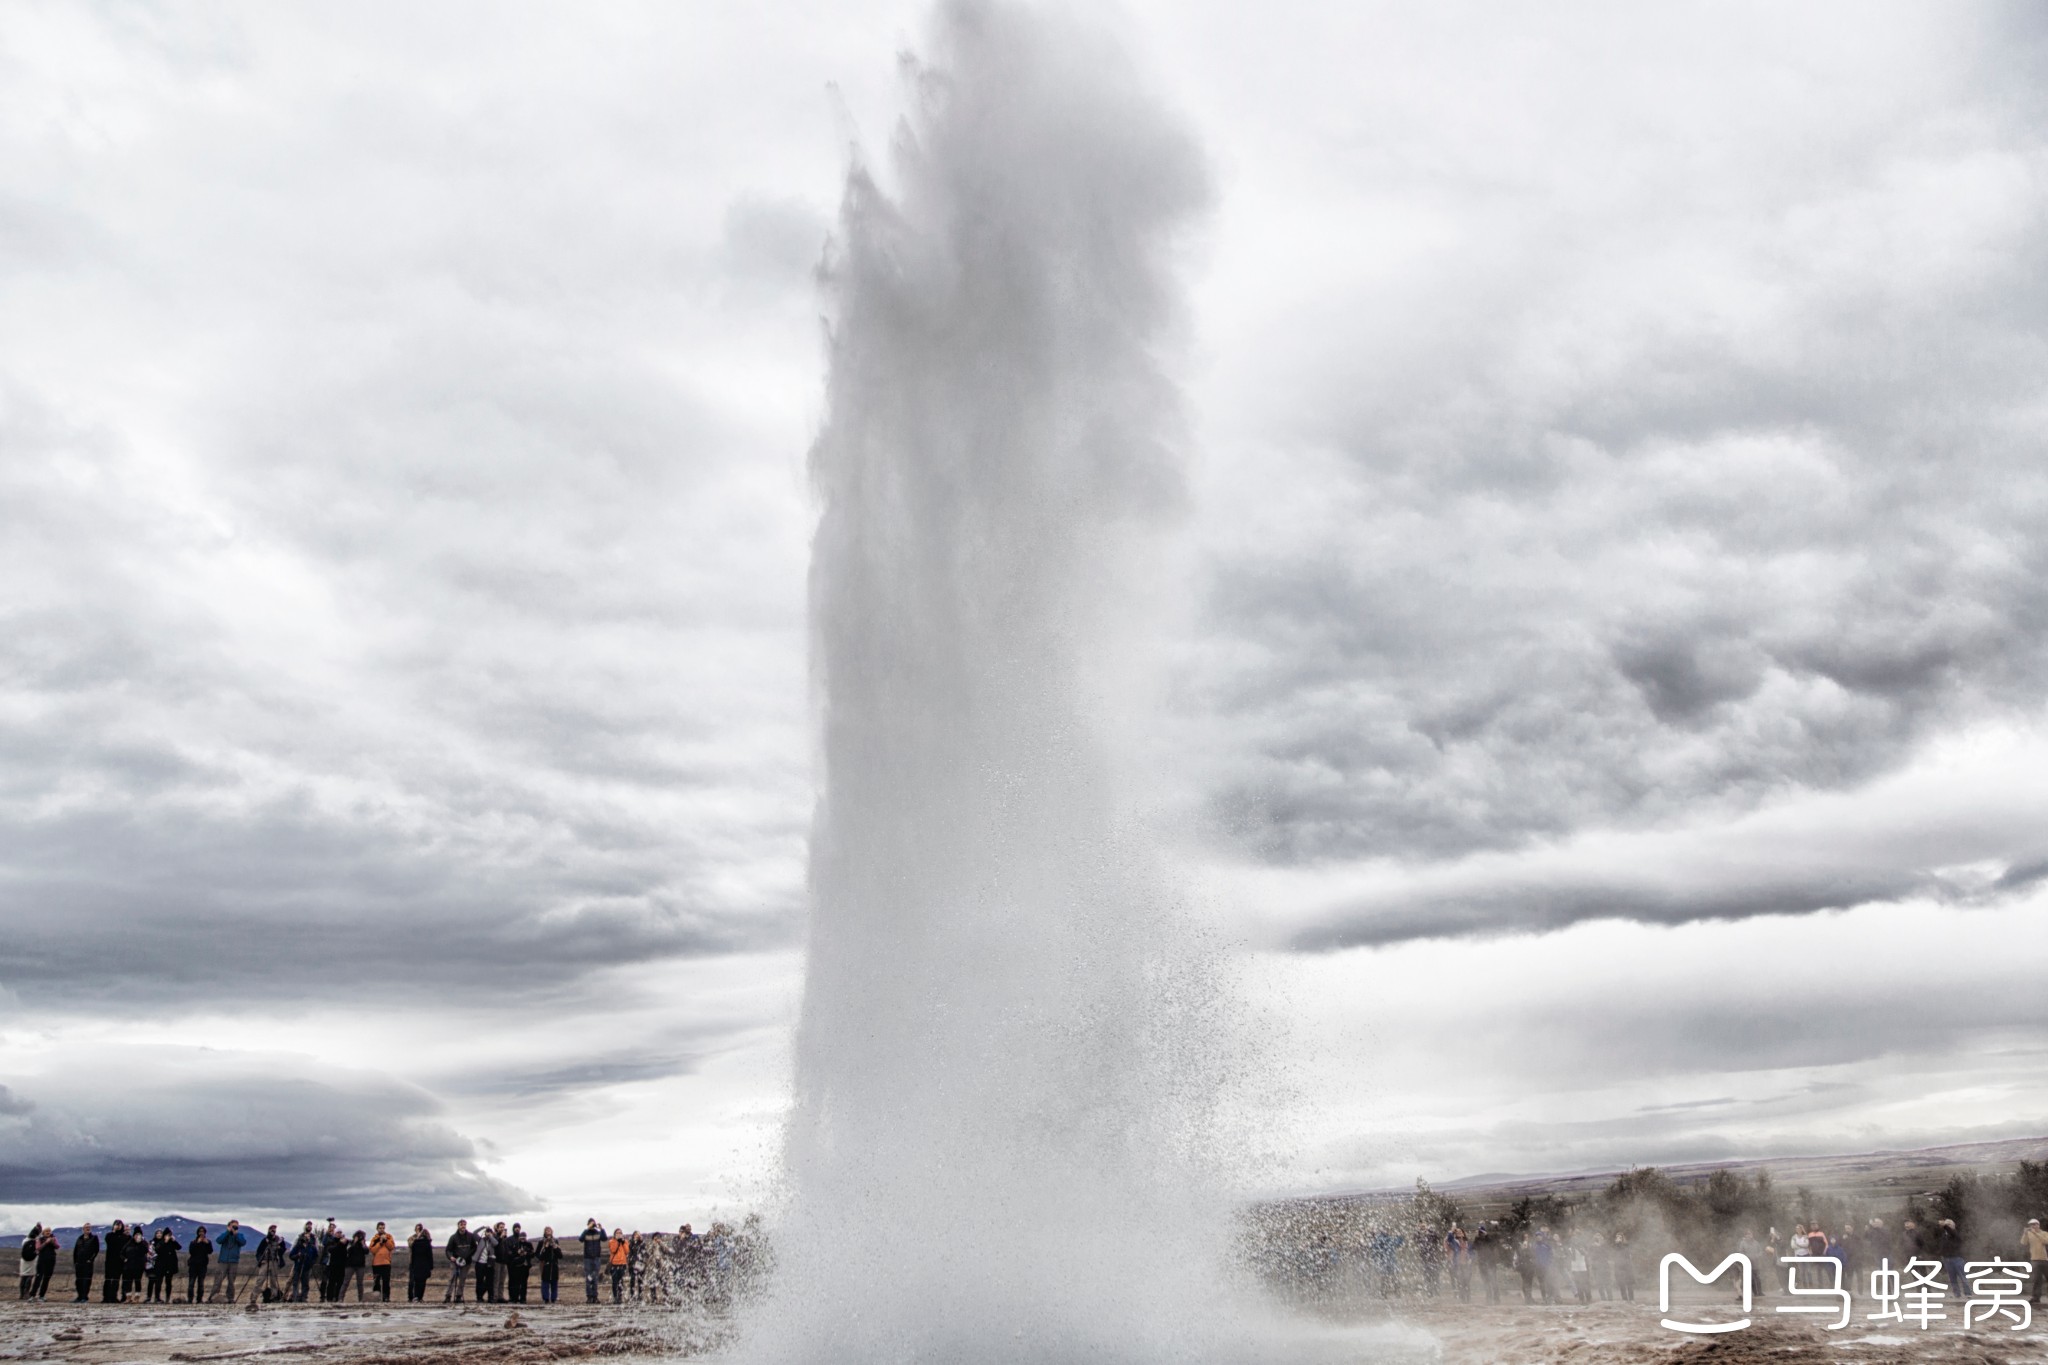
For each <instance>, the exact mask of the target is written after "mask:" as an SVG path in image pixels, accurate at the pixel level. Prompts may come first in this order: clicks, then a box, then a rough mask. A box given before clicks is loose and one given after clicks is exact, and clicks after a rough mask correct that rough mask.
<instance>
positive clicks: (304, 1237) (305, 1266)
mask: <svg viewBox="0 0 2048 1365" xmlns="http://www.w3.org/2000/svg"><path fill="white" fill-rule="evenodd" d="M291 1258H292V1290H291V1301H292V1302H293V1303H304V1302H305V1301H306V1299H307V1296H308V1295H310V1294H311V1293H312V1292H313V1270H314V1268H315V1267H316V1266H318V1265H319V1264H320V1239H319V1238H317V1237H315V1236H314V1235H313V1224H312V1223H311V1222H310V1221H309V1222H308V1223H307V1224H306V1226H305V1228H304V1230H303V1231H301V1232H300V1233H299V1235H298V1237H297V1238H296V1239H295V1240H294V1241H293V1242H292V1250H291Z"/></svg>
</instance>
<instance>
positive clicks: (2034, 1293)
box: [2020, 1218, 2048, 1305]
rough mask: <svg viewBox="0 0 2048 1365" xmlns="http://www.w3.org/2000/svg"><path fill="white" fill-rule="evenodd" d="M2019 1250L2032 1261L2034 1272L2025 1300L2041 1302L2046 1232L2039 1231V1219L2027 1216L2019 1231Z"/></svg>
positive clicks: (2047, 1269) (2047, 1272)
mask: <svg viewBox="0 0 2048 1365" xmlns="http://www.w3.org/2000/svg"><path fill="white" fill-rule="evenodd" d="M2020 1250H2021V1251H2022V1252H2024V1253H2026V1257H2027V1259H2028V1260H2029V1261H2031V1262H2033V1265H2034V1274H2033V1276H2032V1283H2031V1284H2030V1285H2029V1286H2028V1291H2027V1302H2028V1303H2032V1304H2037V1305H2038V1304H2039V1303H2040V1302H2041V1284H2042V1281H2044V1280H2048V1232H2043V1231H2041V1220H2040V1219H2038V1218H2029V1219H2028V1220H2027V1226H2026V1227H2025V1228H2024V1229H2022V1230H2021V1232H2020Z"/></svg>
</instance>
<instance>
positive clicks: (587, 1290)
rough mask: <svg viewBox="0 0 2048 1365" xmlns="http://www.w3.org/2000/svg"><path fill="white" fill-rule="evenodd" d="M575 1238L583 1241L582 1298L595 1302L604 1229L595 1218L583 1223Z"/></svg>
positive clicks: (602, 1251) (601, 1264)
mask: <svg viewBox="0 0 2048 1365" xmlns="http://www.w3.org/2000/svg"><path fill="white" fill-rule="evenodd" d="M576 1240H577V1241H579V1242H581V1243H583V1298H584V1300H585V1302H588V1303H596V1302H597V1277H598V1274H599V1272H600V1271H601V1270H602V1268H603V1266H604V1229H603V1228H601V1227H599V1226H598V1225H597V1220H596V1219H595V1218H593V1219H591V1220H590V1221H589V1222H587V1223H585V1224H584V1225H583V1231H582V1232H580V1233H578V1234H577V1236H576Z"/></svg>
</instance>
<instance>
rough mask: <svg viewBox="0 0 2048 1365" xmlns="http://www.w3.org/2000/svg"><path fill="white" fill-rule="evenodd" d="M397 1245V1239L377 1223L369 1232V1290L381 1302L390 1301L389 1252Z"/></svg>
mask: <svg viewBox="0 0 2048 1365" xmlns="http://www.w3.org/2000/svg"><path fill="white" fill-rule="evenodd" d="M397 1246H398V1239H397V1238H395V1237H393V1236H392V1235H391V1234H390V1233H389V1232H386V1231H385V1230H384V1225H383V1224H382V1223H379V1224H377V1230H376V1231H375V1232H373V1233H371V1234H370V1290H371V1292H372V1293H374V1294H375V1295H376V1296H377V1298H378V1301H379V1302H382V1303H389V1302H391V1253H392V1251H393V1250H395V1249H396V1248H397Z"/></svg>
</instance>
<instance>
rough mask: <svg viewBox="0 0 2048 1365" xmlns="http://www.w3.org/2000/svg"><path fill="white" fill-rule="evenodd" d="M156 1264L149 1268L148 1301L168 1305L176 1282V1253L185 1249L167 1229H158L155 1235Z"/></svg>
mask: <svg viewBox="0 0 2048 1365" xmlns="http://www.w3.org/2000/svg"><path fill="white" fill-rule="evenodd" d="M155 1246H156V1263H155V1264H154V1265H152V1266H150V1268H149V1301H150V1302H151V1303H169V1302H170V1301H171V1290H172V1288H173V1286H175V1285H176V1283H177V1280H178V1253H179V1252H181V1251H183V1250H184V1249H185V1248H184V1247H182V1246H180V1245H179V1244H178V1239H177V1238H176V1237H173V1236H172V1235H171V1230H170V1229H169V1228H160V1229H158V1231H157V1234H156V1243H155Z"/></svg>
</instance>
